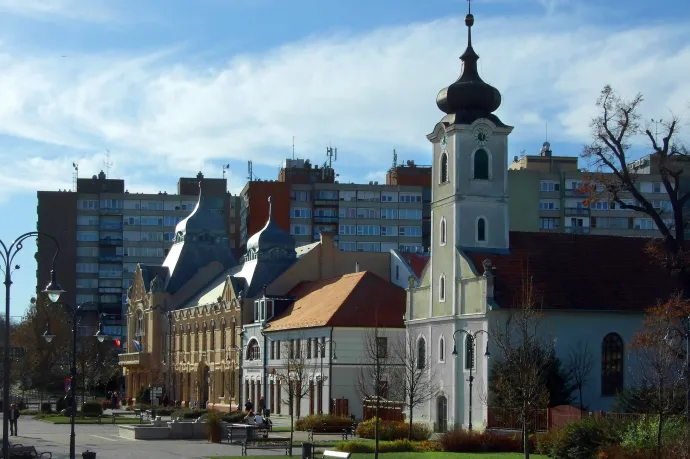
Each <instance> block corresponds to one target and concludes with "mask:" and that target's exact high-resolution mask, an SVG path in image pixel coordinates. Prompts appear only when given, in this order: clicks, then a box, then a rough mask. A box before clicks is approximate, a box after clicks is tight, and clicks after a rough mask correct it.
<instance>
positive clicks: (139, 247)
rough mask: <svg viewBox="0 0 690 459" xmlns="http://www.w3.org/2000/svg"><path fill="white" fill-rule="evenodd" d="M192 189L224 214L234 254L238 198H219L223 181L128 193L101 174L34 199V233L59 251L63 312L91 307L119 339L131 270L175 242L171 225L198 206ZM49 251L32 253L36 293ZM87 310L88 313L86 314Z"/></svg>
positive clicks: (160, 256)
mask: <svg viewBox="0 0 690 459" xmlns="http://www.w3.org/2000/svg"><path fill="white" fill-rule="evenodd" d="M199 182H201V183H202V184H203V185H202V186H203V188H204V193H205V195H206V196H208V197H207V199H211V200H212V201H213V207H214V209H217V211H218V212H221V213H223V214H224V216H225V219H226V223H227V233H228V239H229V243H230V246H231V247H232V248H233V249H235V251H237V249H238V248H239V237H238V232H239V209H240V205H239V196H232V195H230V194H228V193H227V191H226V190H227V180H226V179H224V178H223V179H214V178H204V176H203V174H201V173H199V175H197V177H194V178H180V179H179V181H178V184H177V194H168V193H166V192H159V193H157V194H143V193H134V192H130V191H129V190H127V189H126V187H125V181H124V180H118V179H109V178H107V177H106V175H105V173H103V171H101V173H100V174H98V175H97V176H96V175H94V176H93V177H92V178H88V179H87V178H84V179H78V180H77V184H76V192H74V191H39V192H38V224H37V228H38V231H43V232H46V233H48V234H51V235H54V236H55V237H56V238H57V239H58V241H59V244H60V254H59V257H58V260H57V267H56V271H57V275H58V281H59V283H60V285H62V287H63V288H64V289H65V290H66V292H67V293H65V294H64V295H63V297H62V298H61V300H62V301H65V302H67V303H68V304H70V305H73V306H74V305H78V304H81V303H83V302H86V301H94V302H99V303H100V305H101V307H102V310H103V312H104V313H105V314H106V318H105V322H104V324H105V327H106V330H105V331H106V333H108V334H109V335H112V336H126V329H125V327H126V324H125V322H123V319H122V315H123V305H125V304H126V301H127V294H126V293H127V289H128V288H129V287H130V286H131V285H132V279H133V276H134V272H135V271H136V267H137V264H138V263H145V264H151V265H155V264H160V263H162V262H163V260H164V259H165V256H166V255H167V254H168V250H169V249H170V247H171V246H172V244H173V240H174V238H175V225H177V223H179V222H180V221H181V220H182V219H184V218H185V217H186V216H187V215H189V214H190V213H191V212H192V210H194V207H195V206H196V203H197V201H198V199H199ZM48 242H50V241H48ZM53 254H54V247H52V243H50V244H49V243H46V244H45V245H43V241H41V243H40V244H39V246H38V253H37V261H38V270H37V273H36V276H37V280H38V286H43V285H45V284H46V283H47V282H48V279H49V273H50V267H51V262H52V257H53ZM93 309H94V310H95V308H93Z"/></svg>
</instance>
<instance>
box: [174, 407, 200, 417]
mask: <svg viewBox="0 0 690 459" xmlns="http://www.w3.org/2000/svg"><path fill="white" fill-rule="evenodd" d="M206 413H207V410H193V409H191V408H182V409H179V410H175V411H173V413H172V417H173V419H174V418H177V419H197V418H199V417H201V416H202V415H204V414H206Z"/></svg>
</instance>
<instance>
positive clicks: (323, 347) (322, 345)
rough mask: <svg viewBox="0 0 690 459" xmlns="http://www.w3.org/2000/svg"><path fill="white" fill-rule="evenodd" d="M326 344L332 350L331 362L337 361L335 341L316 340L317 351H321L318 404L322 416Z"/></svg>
mask: <svg viewBox="0 0 690 459" xmlns="http://www.w3.org/2000/svg"><path fill="white" fill-rule="evenodd" d="M327 343H331V348H332V349H333V354H332V355H331V360H332V361H333V362H337V361H338V356H337V355H335V350H336V343H335V341H333V340H332V339H330V338H328V339H326V341H324V342H319V341H318V339H317V341H316V345H317V346H318V348H319V350H320V351H321V352H320V353H319V354H320V356H321V373H319V374H320V375H321V377H320V378H319V390H320V391H321V403H319V414H323V355H324V354H325V353H326V344H327ZM328 384H331V383H330V382H329V383H328ZM331 390H332V389H331Z"/></svg>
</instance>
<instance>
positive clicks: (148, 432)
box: [119, 425, 170, 440]
mask: <svg viewBox="0 0 690 459" xmlns="http://www.w3.org/2000/svg"><path fill="white" fill-rule="evenodd" d="M119 428H120V436H121V437H123V438H129V439H131V440H167V439H168V438H170V428H168V426H165V427H153V426H128V425H121V426H119Z"/></svg>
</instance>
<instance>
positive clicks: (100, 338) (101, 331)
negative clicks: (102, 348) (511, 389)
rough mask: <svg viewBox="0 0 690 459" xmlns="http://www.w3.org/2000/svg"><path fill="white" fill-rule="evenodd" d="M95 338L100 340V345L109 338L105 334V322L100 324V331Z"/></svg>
mask: <svg viewBox="0 0 690 459" xmlns="http://www.w3.org/2000/svg"><path fill="white" fill-rule="evenodd" d="M94 336H95V337H96V339H97V340H98V342H99V343H102V342H103V341H105V340H106V338H108V335H106V334H105V333H104V332H103V322H100V323H99V324H98V331H97V332H96V334H95V335H94Z"/></svg>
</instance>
